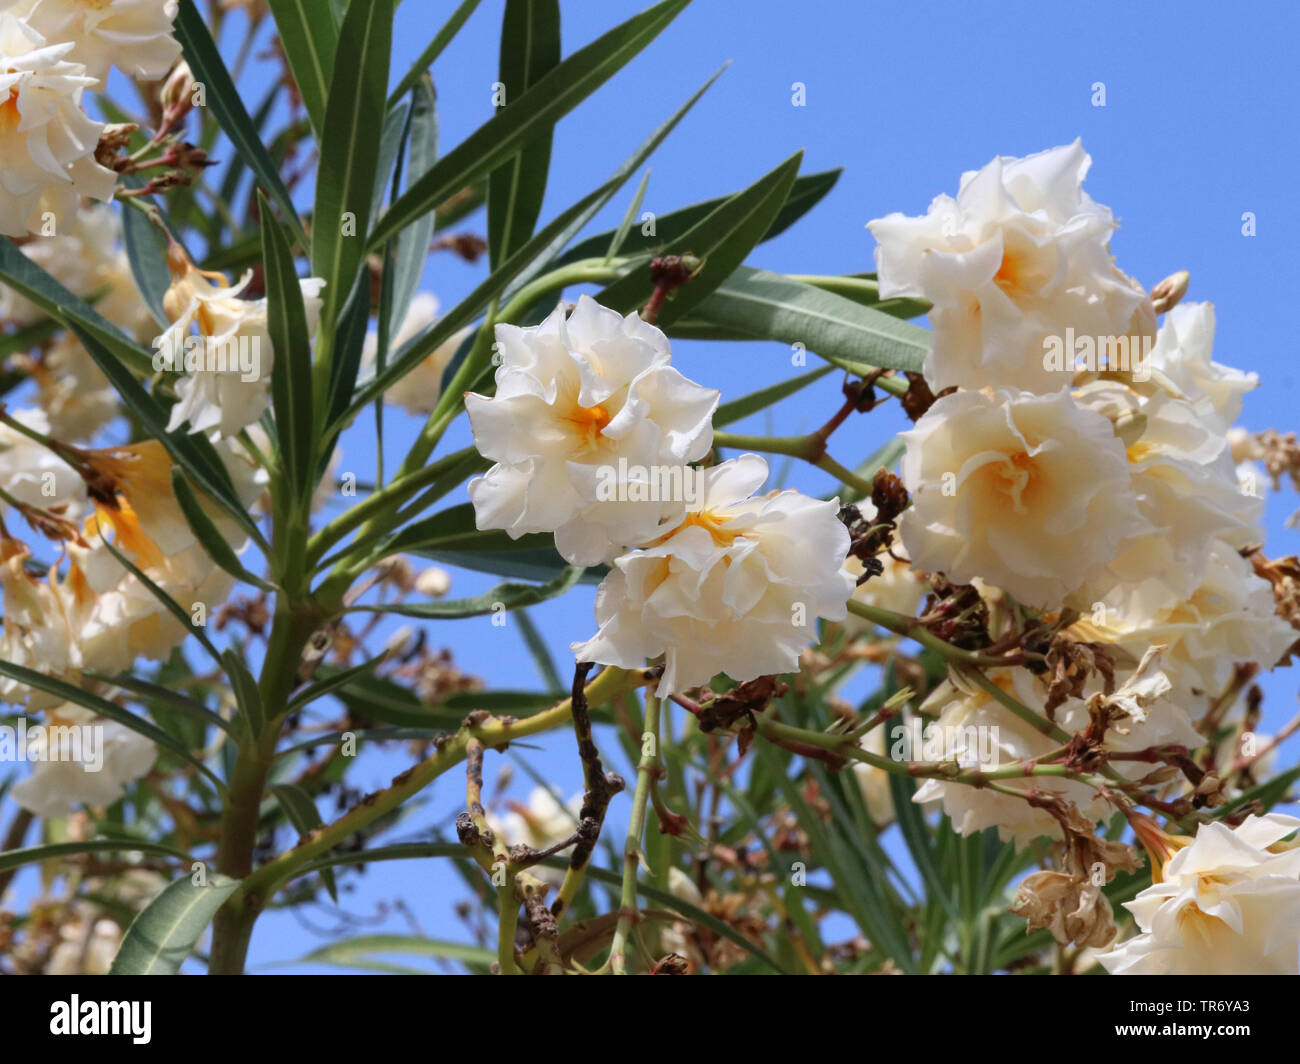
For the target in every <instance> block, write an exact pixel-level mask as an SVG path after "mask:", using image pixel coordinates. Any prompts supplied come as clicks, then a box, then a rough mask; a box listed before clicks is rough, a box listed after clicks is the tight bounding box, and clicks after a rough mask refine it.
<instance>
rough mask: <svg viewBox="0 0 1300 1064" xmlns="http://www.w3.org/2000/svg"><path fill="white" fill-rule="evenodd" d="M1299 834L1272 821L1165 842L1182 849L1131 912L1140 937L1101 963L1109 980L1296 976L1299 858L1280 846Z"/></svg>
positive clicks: (1299, 824)
mask: <svg viewBox="0 0 1300 1064" xmlns="http://www.w3.org/2000/svg"><path fill="white" fill-rule="evenodd" d="M1297 828H1300V820H1297V819H1296V818H1295V817H1290V816H1283V815H1281V814H1279V813H1270V814H1268V815H1266V816H1250V817H1247V818H1246V819H1245V820H1244V821H1242V823H1241V825H1240V826H1238V827H1237V828H1235V829H1234V828H1229V827H1228V826H1227V825H1226V824H1223V823H1219V822H1211V823H1208V824H1202V825H1200V827H1199V828H1198V829H1197V832H1196V837H1195V838H1194V839H1186V838H1182V839H1168V841H1169V843H1170V844H1172V845H1177V843H1179V842H1182V843H1184V845H1182V846H1181V848H1179V849H1178V851H1177V852H1176V853H1175V854H1174V855H1173V856H1172V857H1171V858H1169V859H1168V860H1167V861H1165V862H1163V864H1162V867H1159V868H1158V869H1157V870H1156V874H1155V876H1154V878H1155V880H1156V881H1155V882H1154V883H1152V885H1151V886H1149V887H1147V889H1146V890H1144V891H1142V893H1140V894H1139V895H1138V896H1137V897H1136V898H1134V899H1133V900H1132V901H1129V902H1125V903H1124V908H1126V909H1128V910H1129V912H1131V913H1132V914H1133V917H1134V919H1135V920H1136V921H1137V925H1138V929H1139V933H1138V934H1137V935H1135V936H1133V937H1132V938H1130V939H1128V940H1127V941H1126V942H1122V943H1120V944H1119V945H1118V946H1115V947H1114V948H1113V949H1110V950H1108V951H1107V952H1105V953H1102V954H1100V956H1099V957H1098V960H1100V962H1101V963H1102V965H1104V966H1105V968H1106V970H1107V971H1109V972H1110V973H1111V974H1112V975H1296V974H1298V969H1297V965H1298V964H1300V961H1298V957H1300V849H1297V848H1295V847H1290V848H1287V847H1284V846H1283V845H1280V844H1281V843H1282V840H1283V839H1285V838H1286V836H1287V835H1290V834H1291V833H1292V832H1294V831H1295V830H1296V829H1297ZM1166 838H1168V837H1167V836H1166ZM1154 863H1156V861H1155V859H1154V858H1153V864H1154Z"/></svg>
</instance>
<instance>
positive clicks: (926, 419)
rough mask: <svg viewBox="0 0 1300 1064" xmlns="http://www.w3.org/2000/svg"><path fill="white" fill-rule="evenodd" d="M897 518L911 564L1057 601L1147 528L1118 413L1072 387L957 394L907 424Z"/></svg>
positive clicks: (1019, 595)
mask: <svg viewBox="0 0 1300 1064" xmlns="http://www.w3.org/2000/svg"><path fill="white" fill-rule="evenodd" d="M902 438H903V440H904V441H905V442H906V444H907V452H906V454H905V455H904V457H903V462H902V477H903V482H904V483H905V484H906V486H907V489H908V491H910V492H911V494H912V501H913V505H912V506H911V508H910V509H908V510H907V511H906V512H905V513H904V514H903V516H902V519H901V522H900V525H899V528H900V531H901V533H902V537H903V544H904V546H905V547H906V548H907V552H908V554H909V556H910V557H911V559H912V562H913V564H915V565H916V566H917V567H919V568H921V569H923V570H926V571H927V572H943V573H944V574H946V575H947V577H948V578H949V579H950V580H952V581H953V582H955V583H969V582H970V581H971V580H972V579H973V578H975V577H980V578H981V579H983V580H985V581H987V582H988V583H990V584H993V585H995V586H997V587H999V588H1001V589H1002V590H1004V591H1006V592H1007V593H1008V594H1010V595H1012V596H1014V597H1015V598H1016V599H1018V600H1019V601H1020V602H1022V603H1024V604H1026V605H1029V606H1037V607H1043V608H1055V607H1059V606H1060V605H1061V604H1062V603H1063V602H1064V601H1065V600H1066V598H1067V596H1068V595H1069V594H1070V593H1071V592H1072V591H1074V590H1075V589H1076V588H1078V587H1079V586H1080V585H1081V584H1082V583H1083V582H1084V580H1085V578H1086V577H1087V576H1088V575H1089V573H1090V572H1091V571H1092V570H1094V569H1095V568H1096V567H1097V566H1098V565H1102V564H1104V563H1106V562H1108V561H1109V560H1110V559H1111V558H1112V557H1114V555H1115V553H1116V551H1117V549H1118V547H1119V544H1120V543H1121V542H1122V541H1123V540H1125V539H1127V538H1129V537H1132V536H1134V535H1136V534H1137V533H1139V532H1141V531H1144V530H1145V529H1146V525H1145V522H1144V521H1143V519H1142V518H1141V516H1140V515H1139V514H1138V512H1137V497H1136V495H1135V494H1134V492H1133V489H1132V486H1131V478H1130V472H1129V462H1128V457H1127V455H1126V454H1125V450H1124V444H1123V443H1122V442H1121V441H1120V440H1119V439H1118V438H1117V437H1116V435H1115V431H1114V428H1113V427H1112V425H1111V423H1110V422H1109V421H1108V420H1107V419H1106V418H1105V417H1103V416H1102V415H1100V414H1098V413H1095V412H1094V411H1091V410H1087V409H1083V408H1081V407H1080V406H1078V405H1077V404H1076V403H1075V402H1074V401H1073V399H1072V398H1071V397H1070V395H1069V394H1068V393H1065V392H1060V393H1057V394H1055V395H1050V396H1037V395H1031V394H1029V393H1027V392H993V393H989V392H975V391H972V392H957V393H955V394H952V395H948V396H945V397H943V398H942V399H939V400H938V401H937V402H935V404H934V405H933V406H931V407H930V409H929V410H928V411H927V412H926V413H925V415H924V416H923V417H922V418H921V419H920V420H919V421H918V422H917V423H916V426H915V427H914V428H912V429H911V430H910V431H908V432H904V433H902Z"/></svg>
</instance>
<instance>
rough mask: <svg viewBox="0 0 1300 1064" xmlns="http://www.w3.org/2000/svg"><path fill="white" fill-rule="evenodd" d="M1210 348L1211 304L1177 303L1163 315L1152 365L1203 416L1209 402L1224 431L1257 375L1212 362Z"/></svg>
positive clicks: (1239, 411) (1235, 417) (1238, 409)
mask: <svg viewBox="0 0 1300 1064" xmlns="http://www.w3.org/2000/svg"><path fill="white" fill-rule="evenodd" d="M1213 348H1214V304H1213V303H1180V304H1178V306H1176V307H1174V308H1173V309H1172V310H1170V311H1169V313H1168V314H1166V315H1165V321H1164V324H1163V325H1162V326H1161V327H1160V332H1159V333H1158V334H1157V335H1156V343H1155V346H1154V347H1153V348H1152V349H1151V365H1152V367H1153V368H1154V369H1157V370H1159V371H1160V372H1161V373H1163V374H1164V375H1165V376H1166V377H1167V378H1169V380H1170V381H1171V382H1172V383H1173V384H1174V386H1175V387H1177V388H1178V389H1179V390H1180V391H1181V392H1182V393H1183V395H1184V396H1185V397H1186V398H1187V399H1190V400H1192V401H1193V402H1196V403H1197V408H1198V410H1199V411H1200V412H1201V413H1202V416H1204V413H1205V408H1206V407H1207V406H1208V407H1209V408H1210V410H1212V411H1213V413H1214V415H1216V416H1217V418H1218V422H1219V425H1220V431H1223V430H1225V429H1226V428H1227V427H1228V426H1229V425H1231V424H1232V423H1233V422H1234V421H1236V420H1237V417H1238V416H1239V415H1240V414H1241V397H1242V396H1243V395H1244V394H1245V393H1246V392H1248V391H1251V390H1252V389H1254V388H1255V387H1256V386H1257V385H1258V384H1259V376H1258V375H1257V374H1255V373H1244V372H1242V371H1241V370H1239V369H1233V368H1232V367H1231V366H1224V365H1221V364H1219V363H1218V362H1215V361H1214V359H1213V357H1212V352H1213Z"/></svg>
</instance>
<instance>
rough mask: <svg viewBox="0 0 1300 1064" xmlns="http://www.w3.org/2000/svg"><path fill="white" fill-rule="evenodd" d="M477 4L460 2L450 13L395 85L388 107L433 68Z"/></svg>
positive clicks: (471, 1) (467, 1)
mask: <svg viewBox="0 0 1300 1064" xmlns="http://www.w3.org/2000/svg"><path fill="white" fill-rule="evenodd" d="M479 2H480V0H462V3H461V5H460V6H459V7H458V8H456V10H455V11H453V12H452V13H451V18H449V19H448V20H447V22H446V24H445V25H444V26H443V27H442V29H440V30H439V31H438V32H437V34H436V35H435V36H434V38H433V40H432V41H430V42H429V45H428V47H427V48H425V50H424V51H423V52H421V53H420V58H419V59H417V60H416V61H415V62H414V63H412V64H411V69H410V70H408V71H407V72H406V74H405V76H403V78H402V80H401V81H399V82H398V83H397V88H395V89H394V90H393V94H392V95H391V96H390V97H388V106H389V107H392V106H393V104H395V103H396V102H397V101H398V100H400V99H401V98H402V97H403V96H405V95H406V94H407V93H408V92H410V91H411V86H413V85H414V84H415V83H416V82H417V81H419V80H420V78H422V77H423V76H424V75H425V74H426V73H428V70H429V67H431V66H433V61H434V60H435V59H437V58H438V56H440V55H442V50H443V49H444V48H446V47H447V45H448V44H450V43H451V39H452V38H453V37H455V36H456V34H457V33H459V32H460V28H461V26H463V25H465V20H466V19H468V18H469V17H470V15H472V14H473V13H474V9H475V8H476V7H478V5H479Z"/></svg>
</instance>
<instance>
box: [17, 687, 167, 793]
mask: <svg viewBox="0 0 1300 1064" xmlns="http://www.w3.org/2000/svg"><path fill="white" fill-rule="evenodd" d="M50 728H65V729H74V728H75V729H77V730H78V732H79V733H80V734H81V735H87V730H88V729H93V733H94V738H93V739H90V738H88V739H86V740H79V741H78V742H76V743H67V742H62V741H60V739H59V738H58V733H55V736H54V737H53V738H52V737H51V732H50V731H49V729H50ZM33 732H34V734H33V735H32V736H31V737H30V738H29V739H28V744H27V758H28V760H29V761H31V762H32V771H31V773H30V775H28V776H26V777H25V778H24V779H21V780H19V781H18V782H17V783H15V784H14V786H13V789H12V790H11V791H10V792H9V793H10V794H11V795H13V799H14V801H16V802H17V803H18V804H19V805H20V806H22V807H23V808H24V809H27V810H30V811H31V812H33V813H35V814H36V815H37V816H42V817H62V816H67V815H68V814H69V813H70V812H71V811H72V807H73V806H74V805H87V806H96V807H102V806H109V805H112V804H113V803H114V802H116V801H117V800H118V799H119V798H121V797H122V795H123V794H125V793H126V785H127V784H128V783H130V782H131V781H133V780H137V779H139V778H140V777H141V776H143V775H144V774H145V773H147V772H148V771H149V769H150V768H151V767H152V766H153V763H154V759H155V758H156V757H157V756H158V750H157V747H155V745H154V744H153V742H152V741H151V740H149V739H146V738H145V737H144V736H142V735H140V734H139V733H138V732H134V731H132V730H131V729H130V728H127V727H125V726H124V725H121V724H118V723H117V722H116V721H111V720H104V719H101V718H97V717H96V716H95V714H93V713H91V712H90V711H89V710H85V709H82V708H81V707H79V706H73V705H69V704H64V705H61V706H58V707H56V708H54V709H51V710H48V711H47V712H46V713H45V720H44V727H42V728H41V729H40V730H39V731H36V730H35V729H33ZM64 734H67V733H64ZM92 750H93V755H92ZM70 754H75V755H79V756H80V757H81V760H76V759H74V758H71V757H69V756H68V755H70Z"/></svg>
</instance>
